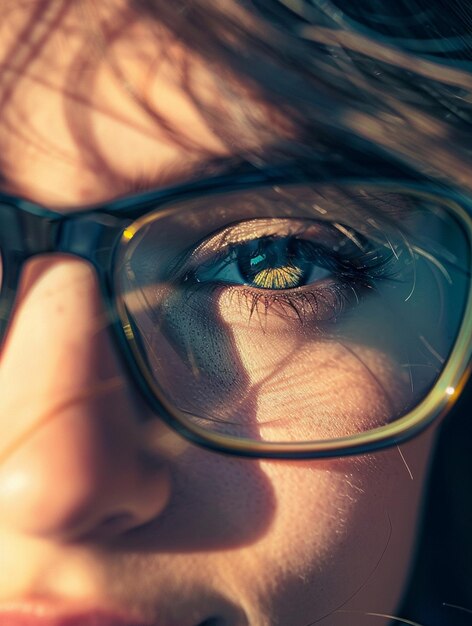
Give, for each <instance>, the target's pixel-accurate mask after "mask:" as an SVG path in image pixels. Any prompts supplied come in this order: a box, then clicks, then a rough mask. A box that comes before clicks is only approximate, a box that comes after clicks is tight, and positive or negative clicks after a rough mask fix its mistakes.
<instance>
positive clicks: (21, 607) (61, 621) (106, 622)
mask: <svg viewBox="0 0 472 626" xmlns="http://www.w3.org/2000/svg"><path fill="white" fill-rule="evenodd" d="M0 626H152V625H151V624H150V623H148V622H143V621H140V620H139V619H136V618H134V617H132V616H123V615H120V614H116V613H112V612H108V611H103V610H94V609H93V610H83V609H82V610H80V608H79V607H74V608H71V607H64V606H59V605H54V604H41V603H18V604H15V605H14V606H13V605H10V606H7V607H2V608H0Z"/></svg>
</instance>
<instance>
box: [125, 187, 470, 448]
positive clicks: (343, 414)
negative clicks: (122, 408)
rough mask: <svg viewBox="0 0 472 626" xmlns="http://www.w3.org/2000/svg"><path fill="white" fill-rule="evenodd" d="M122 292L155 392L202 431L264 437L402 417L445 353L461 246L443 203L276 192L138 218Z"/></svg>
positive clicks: (462, 286) (465, 247) (464, 265)
mask: <svg viewBox="0 0 472 626" xmlns="http://www.w3.org/2000/svg"><path fill="white" fill-rule="evenodd" d="M133 232H134V236H133V237H132V238H131V239H130V240H129V241H127V242H126V243H123V244H122V249H121V250H120V251H119V259H118V261H119V262H118V265H117V267H118V268H119V269H118V270H117V276H116V280H117V289H118V291H119V293H120V297H121V298H122V299H123V303H124V306H125V309H126V312H127V315H128V316H129V318H130V319H131V321H132V323H133V327H134V328H135V329H136V332H137V334H138V339H139V345H140V349H141V351H142V357H143V359H144V361H145V362H146V364H147V365H146V367H148V368H149V372H150V373H151V375H152V379H153V381H154V383H155V386H156V389H157V390H158V393H160V394H162V395H163V396H164V397H165V398H166V399H167V400H168V401H169V402H171V403H172V404H173V405H175V406H176V407H177V408H178V409H179V410H180V411H183V412H184V413H185V415H186V416H187V419H188V420H189V422H191V423H193V424H196V425H198V426H200V427H203V428H205V429H207V430H209V431H213V432H218V433H222V434H226V435H232V436H238V437H244V438H250V439H254V440H255V441H267V442H292V443H293V442H306V441H318V440H326V439H333V438H338V437H345V436H348V435H353V434H356V433H361V432H365V431H368V430H371V429H374V428H376V427H378V426H381V425H384V424H387V423H390V422H392V421H394V420H397V419H399V418H400V417H402V416H403V415H405V413H407V412H408V411H409V410H411V409H412V408H413V407H415V406H416V405H418V404H419V403H420V402H421V401H422V400H423V399H424V398H425V396H426V395H427V394H428V392H429V391H430V390H431V389H432V388H433V386H434V384H435V382H436V381H437V379H438V376H439V375H440V374H441V372H442V370H443V368H444V365H445V363H446V362H447V360H448V358H449V356H450V354H451V351H452V349H453V347H454V343H455V339H456V337H457V333H458V330H459V327H460V324H461V320H462V317H463V314H464V308H465V303H466V298H467V294H468V289H469V280H470V276H469V274H470V252H469V242H468V240H467V237H466V235H465V234H464V231H463V229H462V226H461V223H460V221H459V220H458V219H457V218H456V217H455V216H454V214H453V213H452V212H451V210H450V209H449V208H447V207H446V206H445V205H443V204H442V203H441V202H440V201H438V200H431V198H426V197H421V196H419V195H416V194H414V193H411V192H408V193H407V192H403V193H398V192H395V193H394V192H389V191H385V190H383V189H379V188H377V189H373V188H372V189H370V190H369V189H368V188H349V189H347V188H346V189H344V190H342V189H340V188H336V189H335V188H331V189H329V188H326V187H325V188H323V189H314V188H312V187H309V186H303V187H302V186H296V187H295V186H286V187H277V188H265V189H257V190H250V191H244V192H241V191H239V192H234V193H226V194H224V195H220V196H218V195H217V196H212V197H210V198H208V197H206V198H200V199H196V200H191V201H187V202H186V203H184V204H181V205H179V206H175V207H170V208H168V209H166V210H165V211H163V212H157V213H155V214H151V215H148V216H147V217H145V218H143V219H141V220H140V221H139V222H137V223H136V224H135V225H134V226H133Z"/></svg>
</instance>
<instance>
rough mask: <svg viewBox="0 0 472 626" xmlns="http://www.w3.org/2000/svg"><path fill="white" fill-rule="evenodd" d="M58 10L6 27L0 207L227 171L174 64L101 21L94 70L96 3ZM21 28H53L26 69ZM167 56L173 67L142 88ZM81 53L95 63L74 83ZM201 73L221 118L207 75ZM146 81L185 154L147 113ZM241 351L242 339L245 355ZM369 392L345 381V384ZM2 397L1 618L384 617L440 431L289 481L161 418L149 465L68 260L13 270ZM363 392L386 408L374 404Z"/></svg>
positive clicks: (302, 465) (134, 412)
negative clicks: (103, 31)
mask: <svg viewBox="0 0 472 626" xmlns="http://www.w3.org/2000/svg"><path fill="white" fill-rule="evenodd" d="M69 4H70V3H69ZM60 5H61V3H56V2H46V3H42V4H40V3H36V4H34V3H31V4H19V5H18V6H17V7H15V8H12V7H11V6H8V12H7V13H6V19H4V20H2V29H3V31H2V32H1V33H0V42H1V43H0V57H1V62H2V68H3V69H2V74H1V81H0V99H1V100H0V102H1V116H0V154H1V167H2V174H3V182H2V188H3V190H5V191H8V192H10V193H15V194H18V195H21V196H24V197H26V198H29V199H32V200H34V201H35V202H38V203H42V204H44V205H46V206H49V207H52V208H59V207H60V208H61V210H64V211H67V210H69V209H70V208H74V207H77V206H81V205H86V204H90V203H95V202H100V201H103V200H107V199H110V198H112V197H117V196H119V195H122V194H124V193H126V191H127V190H128V188H129V184H130V178H136V179H142V178H144V179H145V180H147V181H153V180H154V179H156V180H158V181H159V184H164V183H171V182H178V181H181V180H182V181H183V180H185V179H186V178H188V176H189V171H190V170H191V169H192V168H193V167H195V166H196V165H198V163H201V162H203V161H205V160H207V159H209V158H212V157H229V156H231V154H230V152H229V150H228V148H227V146H225V145H224V144H223V143H222V142H221V141H220V139H219V138H218V135H217V134H215V132H213V131H212V129H211V128H210V127H209V125H208V124H207V123H206V122H205V121H204V119H203V117H202V116H201V114H200V113H199V112H198V110H197V109H196V108H195V107H194V106H193V105H192V103H191V102H190V101H189V99H188V97H187V96H186V95H185V93H184V92H183V91H182V89H180V88H179V86H178V85H177V84H176V81H175V80H174V78H173V76H174V73H173V69H175V66H174V65H173V63H175V62H176V61H175V59H179V58H181V56H182V55H183V54H184V52H185V51H183V50H181V49H179V47H178V46H176V45H175V44H171V43H170V42H169V41H168V40H166V39H165V35H164V34H163V33H161V37H162V39H161V40H159V37H157V35H156V32H155V31H154V30H153V29H151V27H150V25H149V22H148V21H146V19H145V18H144V17H143V18H140V17H139V16H137V15H135V14H132V13H130V12H128V11H125V9H124V8H123V7H122V6H121V5H120V4H119V3H118V2H112V3H107V8H106V11H107V12H109V13H110V14H105V9H104V10H103V14H102V15H98V18H99V21H100V20H102V22H100V23H102V24H107V23H110V20H111V21H113V20H112V18H114V19H116V21H117V23H119V22H120V20H121V23H122V25H123V26H122V29H121V30H120V32H119V35H117V37H116V39H115V40H114V41H113V43H112V44H109V46H108V48H107V57H106V58H105V57H103V55H102V54H101V48H102V46H101V44H102V43H103V42H101V40H100V37H98V38H96V37H95V35H94V33H95V30H90V29H89V23H91V22H90V21H87V20H90V19H91V16H92V15H95V13H93V10H92V7H93V5H90V6H89V5H88V4H84V5H82V6H83V7H85V10H84V11H79V10H77V11H75V10H72V9H71V10H68V11H66V12H64V13H63V14H60ZM39 9H41V14H40V15H41V17H40V18H38V16H37V14H36V17H35V12H37V11H39ZM2 10H3V9H2ZM95 18H97V16H96V15H95ZM29 20H33V21H35V23H36V24H39V31H38V32H41V28H42V27H43V26H44V28H46V25H47V23H48V20H51V21H54V20H55V21H54V27H53V29H52V30H50V32H49V31H48V33H49V34H48V36H47V37H46V38H45V39H44V41H40V42H39V44H40V45H39V44H38V47H37V49H35V51H34V52H33V53H32V54H31V55H30V53H31V47H30V46H31V45H32V38H30V37H29V36H28V35H27V34H26V32H27V30H26V25H27V24H28V22H29ZM84 20H85V21H84ZM51 23H52V22H51ZM93 23H97V22H93ZM97 30H98V29H97ZM45 32H46V31H45ZM156 37H157V38H156ZM39 39H41V38H40V37H39ZM90 42H92V43H91V48H88V47H87V46H88V45H89V43H90ZM136 42H140V43H139V46H138V45H137V44H136ZM163 43H164V44H166V46H167V47H166V50H167V51H169V50H171V51H172V52H173V53H174V57H173V60H172V59H169V60H168V61H164V62H162V63H161V64H158V65H155V66H153V67H154V68H155V72H154V75H153V79H152V80H151V81H149V71H150V68H151V66H152V63H153V60H154V59H155V58H156V56H159V52H160V51H161V50H162V44H163ZM12 50H13V51H14V54H12ZM84 50H88V51H90V50H92V53H91V54H95V55H96V56H94V57H93V58H94V61H93V63H92V64H91V66H90V67H86V68H85V70H84V72H83V73H82V74H81V75H80V79H76V80H72V79H71V76H76V74H74V72H77V71H78V64H79V62H80V60H81V59H83V58H88V57H87V55H84ZM29 55H30V56H29ZM116 59H121V61H120V63H121V65H120V68H121V69H122V70H123V72H124V75H125V76H132V77H133V85H132V86H131V87H130V86H129V85H128V84H127V83H126V80H125V81H124V80H123V78H119V77H117V67H116V66H114V63H113V62H112V61H116ZM194 69H195V72H197V74H198V76H200V78H201V80H202V83H201V84H202V85H204V88H205V90H206V91H205V96H206V97H207V98H208V99H209V100H210V101H211V100H212V99H214V100H215V102H216V101H218V103H219V106H224V102H221V100H220V96H219V94H218V93H217V91H216V87H214V79H213V77H212V75H211V74H210V73H209V72H208V71H207V70H206V69H205V67H204V66H202V65H201V64H200V63H199V62H198V59H195V60H194ZM145 84H146V94H145V95H146V98H147V102H148V103H149V105H150V107H151V109H152V111H153V112H156V111H157V112H159V114H160V115H161V116H163V117H164V118H165V119H166V120H167V121H170V123H171V124H172V126H173V127H174V128H176V129H178V130H179V132H180V140H179V141H177V140H176V139H175V137H174V136H173V134H172V133H170V134H169V132H167V131H166V130H165V129H164V128H163V124H159V123H157V121H156V118H155V116H152V115H149V114H148V113H147V112H146V110H145V109H144V107H143V106H142V104H140V103H139V102H138V101H137V99H136V97H135V96H136V93H140V94H143V95H144V87H143V85H145ZM246 97H248V96H246ZM187 129H191V136H188V134H189V133H188V130H187ZM274 132H275V131H274ZM283 132H285V131H284V130H283V129H282V128H281V129H280V133H281V134H282V133H283ZM182 138H183V139H184V140H183V139H182ZM221 307H222V313H223V314H224V315H225V316H226V322H227V323H232V321H231V315H232V313H231V311H229V310H228V309H227V307H226V305H225V303H224V301H222V303H221ZM180 321H181V320H180ZM180 321H179V323H180ZM233 321H234V320H233ZM244 332H246V331H245V330H244V327H243V326H238V324H237V323H234V333H235V342H236V344H237V345H240V343H241V342H242V341H244ZM238 342H239V343H238ZM289 348H290V346H288V347H287V349H289ZM332 358H336V355H334V354H333V355H332ZM368 358H371V359H372V362H373V363H375V362H376V361H375V359H376V356H375V355H371V356H370V357H368ZM260 365H261V364H259V363H257V362H253V370H252V371H251V372H250V375H251V376H252V378H253V381H258V379H259V373H258V367H259V366H260ZM262 365H263V366H265V364H264V363H263V364H262ZM387 370H388V368H387V367H385V372H387ZM296 375H298V374H296ZM356 376H359V378H357V379H356ZM385 376H386V377H387V383H388V382H392V378H388V375H387V374H385ZM23 381H25V383H26V384H25V383H24V382H23ZM363 382H364V379H363V378H362V375H361V374H356V372H354V371H352V372H351V374H350V378H349V380H348V381H346V382H345V384H346V385H347V386H349V385H353V386H357V387H359V388H361V387H362V383H363ZM0 388H1V389H2V394H1V396H0V442H1V444H0V459H1V460H2V463H1V466H0V556H1V561H2V567H1V568H0V602H1V603H8V602H11V601H17V600H20V599H22V598H39V599H52V600H55V599H60V600H63V601H66V602H70V603H75V602H79V601H80V602H82V603H83V604H84V605H87V606H100V607H111V608H115V609H120V610H127V611H133V612H135V613H136V615H139V616H142V617H144V618H145V619H147V620H149V621H150V622H152V623H154V624H156V626H161V625H162V626H197V625H199V624H200V623H202V622H203V621H204V620H205V619H208V618H210V617H215V616H217V617H219V618H220V620H221V622H218V624H220V623H221V624H222V625H224V626H243V625H245V624H251V626H276V625H279V624H280V625H284V626H308V624H312V623H317V621H318V622H319V623H321V624H323V626H343V625H346V624H350V625H354V626H365V624H367V623H369V624H370V623H372V624H379V625H381V624H384V625H385V624H386V623H387V620H386V619H383V618H380V617H377V618H374V617H370V618H367V617H366V616H365V612H373V613H387V614H389V613H392V612H393V611H395V606H396V604H397V602H398V599H399V596H400V594H401V591H402V589H403V587H404V584H405V581H406V576H407V574H408V566H409V562H410V558H411V555H412V551H413V546H414V537H415V531H416V525H417V520H418V515H419V511H420V505H421V495H422V485H423V483H424V478H425V475H426V471H427V466H428V462H429V457H430V453H431V449H432V444H433V440H434V431H433V430H429V431H427V432H425V433H423V434H421V435H420V436H418V437H417V438H416V439H415V440H413V441H411V442H410V443H408V444H405V445H403V446H401V450H400V449H396V448H394V449H392V450H389V451H386V452H382V453H376V454H373V455H370V456H369V457H359V458H350V459H335V460H329V461H310V462H297V463H295V462H293V463H288V462H283V463H282V462H275V461H258V460H252V461H250V460H241V459H236V458H230V457H225V456H222V455H219V454H215V453H211V452H208V451H204V450H201V449H197V448H196V447H194V446H192V445H190V444H188V443H186V442H184V441H182V440H181V439H180V438H179V437H178V436H177V435H175V434H174V433H172V432H171V431H170V430H169V429H168V428H167V427H165V426H164V425H163V424H162V423H161V422H160V421H159V420H158V419H156V420H155V421H154V422H153V426H152V429H153V438H154V440H157V441H158V442H159V445H158V446H157V447H156V448H154V449H153V451H152V454H151V453H150V452H149V451H148V450H146V449H145V446H144V443H143V441H144V439H145V437H143V428H144V427H143V425H142V417H143V415H147V414H148V412H149V409H148V408H147V407H146V405H145V404H144V401H143V400H142V398H141V397H140V396H139V393H138V392H137V390H136V389H135V388H134V387H133V385H132V383H131V382H130V381H129V380H128V378H127V377H126V375H125V373H124V367H123V364H122V360H121V357H120V356H119V355H118V354H117V352H116V350H115V347H114V344H113V342H112V339H111V336H110V331H109V329H108V327H107V322H106V318H105V313H104V310H103V306H102V303H101V299H100V295H99V292H98V289H97V283H96V279H95V276H94V274H93V270H92V269H91V268H90V267H89V266H87V264H86V263H85V262H83V261H81V260H78V259H74V258H69V257H64V256H60V255H51V256H47V257H40V258H37V259H35V260H33V261H31V262H30V263H29V264H28V266H27V267H26V268H25V270H24V272H23V276H22V282H21V288H20V292H19V294H18V300H17V306H16V309H15V313H14V318H13V320H12V323H11V326H10V328H9V332H8V336H7V340H6V343H5V345H4V346H3V349H2V354H1V362H0ZM359 393H360V398H359V402H360V403H363V402H367V401H369V402H371V404H372V411H373V412H375V411H377V410H381V404H382V401H381V399H379V398H376V399H375V401H374V400H372V394H374V395H375V389H374V390H372V389H371V390H366V389H365V388H364V391H362V390H361V389H360V390H359ZM368 396H369V398H370V400H369V398H368ZM263 401H267V402H272V400H271V398H270V397H269V398H264V399H263ZM379 407H380V408H379ZM400 451H401V454H400ZM402 455H403V457H402ZM406 463H407V465H408V466H406ZM367 619H369V620H371V621H369V622H367V621H366V620H367Z"/></svg>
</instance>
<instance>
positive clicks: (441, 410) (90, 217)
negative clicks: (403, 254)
mask: <svg viewBox="0 0 472 626" xmlns="http://www.w3.org/2000/svg"><path fill="white" fill-rule="evenodd" d="M301 183H303V184H311V185H313V184H327V183H331V184H336V185H342V186H345V185H349V186H351V185H366V186H369V187H372V186H375V187H387V188H388V189H389V190H390V189H397V190H398V189H402V190H406V191H409V192H414V193H417V194H419V195H424V196H426V197H431V196H432V197H438V198H441V200H442V201H443V203H444V202H445V203H446V204H449V205H453V206H454V211H455V212H456V214H457V213H460V218H461V221H462V224H463V225H464V227H465V228H466V229H467V236H468V241H469V246H470V248H472V200H471V199H469V198H468V197H466V196H464V195H463V194H461V193H460V192H458V191H456V190H451V189H446V188H445V187H444V186H442V185H436V186H433V185H431V183H429V182H428V183H427V184H424V183H421V182H419V181H417V180H415V179H414V178H409V177H404V176H402V177H399V178H394V177H391V176H389V177H388V178H381V177H379V176H376V177H369V178H366V177H365V176H363V177H362V178H358V177H357V176H355V175H354V176H339V175H338V174H337V175H335V176H333V177H327V176H326V175H325V174H324V175H320V176H313V175H312V174H309V175H306V174H302V173H301V172H300V171H299V170H291V169H283V168H282V169H281V168H271V169H266V170H254V171H252V170H251V171H249V172H242V173H240V174H239V175H230V176H217V177H213V178H209V179H205V180H203V181H197V182H190V183H187V184H184V185H177V186H172V187H168V188H165V189H158V190H154V191H149V192H145V193H140V194H138V195H134V196H129V197H125V198H121V199H118V200H115V201H111V202H109V203H105V204H103V205H96V206H92V207H85V208H83V209H76V210H73V211H68V212H67V213H61V212H56V211H52V210H50V209H48V208H45V207H42V206H40V205H37V204H34V203H32V202H29V201H27V200H24V199H22V198H18V197H15V196H11V195H8V194H0V250H1V251H2V265H1V267H2V273H3V276H2V281H1V289H0V342H2V341H3V339H4V337H5V334H6V330H7V327H8V323H9V320H10V317H11V313H12V310H13V307H14V303H15V298H16V293H17V288H18V284H19V280H20V276H21V270H22V266H23V264H24V263H25V262H26V261H27V260H28V259H30V258H32V257H33V256H36V255H39V254H49V253H53V252H59V253H64V254H68V255H73V256H76V257H79V258H82V259H84V260H85V261H87V262H89V263H91V264H92V265H93V267H94V268H95V270H96V272H97V275H98V279H99V286H100V290H101V294H102V297H103V300H104V303H105V306H106V310H107V312H108V315H109V318H110V325H111V327H112V328H113V336H114V338H115V341H116V343H117V346H118V350H119V353H120V354H121V355H122V356H123V359H124V362H125V364H126V367H127V370H128V371H129V373H130V375H131V377H132V379H133V381H134V382H135V384H136V385H137V387H138V388H139V389H140V391H141V392H142V394H143V395H144V397H145V399H146V400H147V402H148V404H149V406H150V408H151V410H152V411H153V412H154V413H156V414H157V416H158V417H159V418H161V419H163V420H164V421H165V422H166V423H167V424H168V425H169V426H170V427H171V428H172V429H173V430H175V431H177V432H178V433H179V434H180V435H181V436H183V437H184V438H185V439H187V440H189V441H191V442H193V443H195V444H197V445H199V446H202V447H204V448H208V449H212V450H215V451H217V452H222V453H227V454H233V455H237V456H246V457H256V458H276V459H310V458H327V457H341V456H348V455H355V454H365V453H368V452H373V451H375V450H379V449H382V448H386V447H390V446H392V445H396V444H398V443H401V442H403V441H405V440H407V439H410V438H412V437H414V436H415V435H416V434H417V433H419V432H420V431H422V430H423V429H424V428H426V427H427V426H428V425H430V424H431V423H432V422H433V421H434V420H435V419H437V418H439V417H441V416H443V415H444V414H445V413H447V412H448V411H449V410H450V408H451V406H452V404H453V402H454V401H455V400H456V399H457V397H458V396H459V394H460V391H461V390H462V387H463V386H464V384H465V382H466V380H467V378H468V376H469V374H470V369H471V358H472V340H471V338H472V315H470V312H471V311H472V289H469V294H468V300H467V305H466V314H465V315H464V319H463V322H462V325H461V328H460V330H459V333H458V336H457V339H456V343H455V346H456V347H457V346H458V345H459V352H460V354H457V350H456V347H455V348H454V350H453V351H452V353H451V357H450V358H449V359H448V362H447V363H446V365H445V367H444V370H443V372H442V373H441V375H440V377H439V379H438V381H437V382H436V384H435V386H434V388H433V390H432V391H431V392H430V393H429V394H428V395H427V397H426V398H425V399H424V400H423V401H422V402H421V403H420V404H419V405H418V407H416V408H415V409H414V410H413V411H411V412H410V413H408V414H407V415H405V416H403V417H402V418H400V419H399V420H397V421H396V422H395V423H392V424H387V425H384V426H380V427H378V428H376V429H373V430H371V431H367V432H363V433H359V434H356V435H352V436H349V437H344V438H340V439H333V440H326V441H313V442H303V443H285V442H283V443H282V442H280V443H278V442H271V443H266V442H258V441H257V442H256V441H252V440H247V439H243V438H239V437H234V436H229V435H221V434H219V433H215V432H211V431H207V430H205V429H203V428H201V427H199V426H197V425H196V424H193V423H191V422H189V420H188V418H186V416H185V414H184V413H183V412H181V411H179V409H177V408H176V407H175V406H172V405H171V404H170V403H169V402H168V401H167V400H166V399H165V397H163V396H162V394H160V393H159V390H158V389H156V387H155V384H154V381H153V379H152V377H151V375H150V374H149V372H148V369H147V368H146V364H145V363H144V361H143V358H142V355H141V352H140V350H139V346H138V338H137V337H136V335H135V333H134V330H133V325H132V323H131V320H129V319H128V317H127V313H126V310H125V308H124V306H123V303H122V302H120V301H119V299H118V298H117V297H116V296H115V287H114V282H115V281H114V268H115V254H116V251H117V249H118V248H119V246H120V243H122V242H123V241H124V240H123V237H124V236H125V235H124V233H125V232H126V229H127V228H128V227H129V226H131V225H132V224H133V222H134V221H135V220H137V219H139V218H142V217H143V216H145V215H147V214H151V213H152V214H156V213H158V212H160V211H163V210H164V209H166V208H167V207H169V205H175V204H176V203H179V202H181V201H187V200H190V199H194V198H197V197H202V196H203V197H204V196H210V195H214V194H221V193H225V192H235V191H247V190H250V189H260V188H261V187H267V186H277V185H291V184H301ZM451 390H453V392H452V393H451Z"/></svg>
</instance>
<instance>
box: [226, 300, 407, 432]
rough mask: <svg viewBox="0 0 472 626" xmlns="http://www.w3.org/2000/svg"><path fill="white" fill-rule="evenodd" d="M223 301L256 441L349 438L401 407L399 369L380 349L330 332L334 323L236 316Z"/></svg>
mask: <svg viewBox="0 0 472 626" xmlns="http://www.w3.org/2000/svg"><path fill="white" fill-rule="evenodd" d="M225 300H226V298H225V297H223V298H222V299H221V301H220V316H221V318H222V319H223V320H224V323H225V326H226V328H231V335H232V345H233V350H234V353H235V354H237V359H238V362H239V363H240V364H241V368H242V370H243V371H244V375H245V378H246V380H247V390H248V393H249V395H250V396H251V397H252V401H253V404H255V405H256V407H257V409H256V414H257V423H258V427H259V436H260V437H261V438H262V439H264V440H266V441H277V440H288V441H290V440H292V441H296V440H315V439H329V438H334V437H343V436H348V435H351V434H354V433H357V432H360V431H364V430H367V429H371V428H375V427H377V426H380V425H382V424H385V423H387V422H388V421H390V420H391V419H392V418H394V417H396V416H397V415H398V413H399V412H400V411H401V410H402V409H404V407H405V406H406V404H407V399H408V398H409V389H408V386H407V384H406V380H405V377H404V372H403V370H402V368H401V366H400V365H399V363H398V362H397V361H396V360H395V358H394V357H393V356H392V353H391V351H389V350H388V348H386V347H385V346H382V347H379V346H377V345H375V344H374V342H372V341H370V342H363V341H362V338H361V337H360V336H358V337H355V336H353V335H352V334H351V336H350V337H349V338H347V337H343V336H342V334H341V333H340V332H337V334H336V335H334V334H333V330H334V325H333V328H332V329H331V332H329V330H326V329H323V328H321V327H315V326H314V324H305V323H301V322H300V320H299V319H298V318H296V317H295V316H294V313H293V312H292V315H290V316H287V315H285V316H283V317H281V316H277V315H274V314H271V313H270V311H269V312H267V311H260V310H259V311H256V312H254V313H253V315H252V316H247V319H242V318H243V317H244V316H242V315H241V311H240V310H238V307H235V306H234V303H233V302H232V301H228V302H226V301H225ZM336 330H337V329H336ZM369 344H370V345H369Z"/></svg>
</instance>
